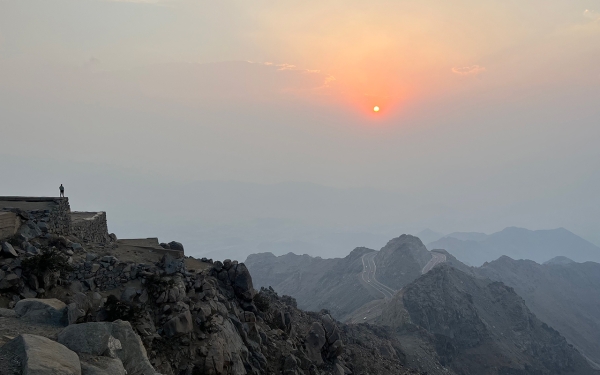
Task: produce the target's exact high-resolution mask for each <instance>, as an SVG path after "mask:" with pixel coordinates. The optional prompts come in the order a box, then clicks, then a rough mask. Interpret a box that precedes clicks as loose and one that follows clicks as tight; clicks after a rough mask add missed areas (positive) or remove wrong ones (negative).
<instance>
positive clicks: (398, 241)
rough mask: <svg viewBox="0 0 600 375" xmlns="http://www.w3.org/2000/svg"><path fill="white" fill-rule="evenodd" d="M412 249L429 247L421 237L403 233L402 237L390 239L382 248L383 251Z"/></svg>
mask: <svg viewBox="0 0 600 375" xmlns="http://www.w3.org/2000/svg"><path fill="white" fill-rule="evenodd" d="M409 249H410V250H412V249H419V250H421V249H424V250H425V251H426V250H427V248H426V247H425V245H423V242H421V240H420V239H419V237H416V236H413V235H410V234H403V235H401V236H400V237H396V238H393V239H391V240H389V241H388V243H387V244H386V245H385V246H384V247H383V248H382V249H381V251H382V252H387V253H389V252H392V251H403V250H409Z"/></svg>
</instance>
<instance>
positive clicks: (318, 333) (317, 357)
mask: <svg viewBox="0 0 600 375" xmlns="http://www.w3.org/2000/svg"><path fill="white" fill-rule="evenodd" d="M304 341H305V343H306V355H307V356H308V359H310V360H311V361H313V362H315V363H316V364H317V365H320V364H322V363H323V357H322V356H321V349H323V346H324V345H325V343H326V342H327V339H326V338H325V330H324V329H323V326H322V325H321V324H319V323H317V322H314V323H313V324H312V325H311V327H310V331H309V332H308V334H307V335H306V337H305V339H304Z"/></svg>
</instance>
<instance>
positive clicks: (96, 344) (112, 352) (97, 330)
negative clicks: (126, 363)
mask: <svg viewBox="0 0 600 375" xmlns="http://www.w3.org/2000/svg"><path fill="white" fill-rule="evenodd" d="M111 329H112V325H111V323H84V324H77V325H71V326H69V327H67V328H65V329H63V330H62V331H61V332H60V333H59V334H58V342H60V343H61V344H63V345H65V346H66V347H67V348H69V349H71V350H73V351H75V352H77V353H84V354H91V355H97V356H105V357H111V358H115V357H116V356H117V350H120V349H122V345H121V342H120V341H119V340H118V339H116V338H114V337H113V336H112V334H111Z"/></svg>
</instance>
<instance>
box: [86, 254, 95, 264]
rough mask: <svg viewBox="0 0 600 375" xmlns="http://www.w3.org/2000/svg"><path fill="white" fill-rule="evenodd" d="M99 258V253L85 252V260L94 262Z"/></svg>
mask: <svg viewBox="0 0 600 375" xmlns="http://www.w3.org/2000/svg"><path fill="white" fill-rule="evenodd" d="M96 259H98V255H97V254H94V253H87V254H85V261H86V262H92V261H94V260H96Z"/></svg>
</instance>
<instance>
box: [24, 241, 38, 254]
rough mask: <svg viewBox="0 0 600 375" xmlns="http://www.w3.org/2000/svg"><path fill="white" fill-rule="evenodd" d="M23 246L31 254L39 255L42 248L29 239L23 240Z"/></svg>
mask: <svg viewBox="0 0 600 375" xmlns="http://www.w3.org/2000/svg"><path fill="white" fill-rule="evenodd" d="M21 248H23V250H25V251H26V252H28V253H29V254H33V255H37V254H39V253H40V250H39V249H38V248H37V247H35V246H33V245H32V244H30V243H29V242H27V241H23V244H22V245H21Z"/></svg>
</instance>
